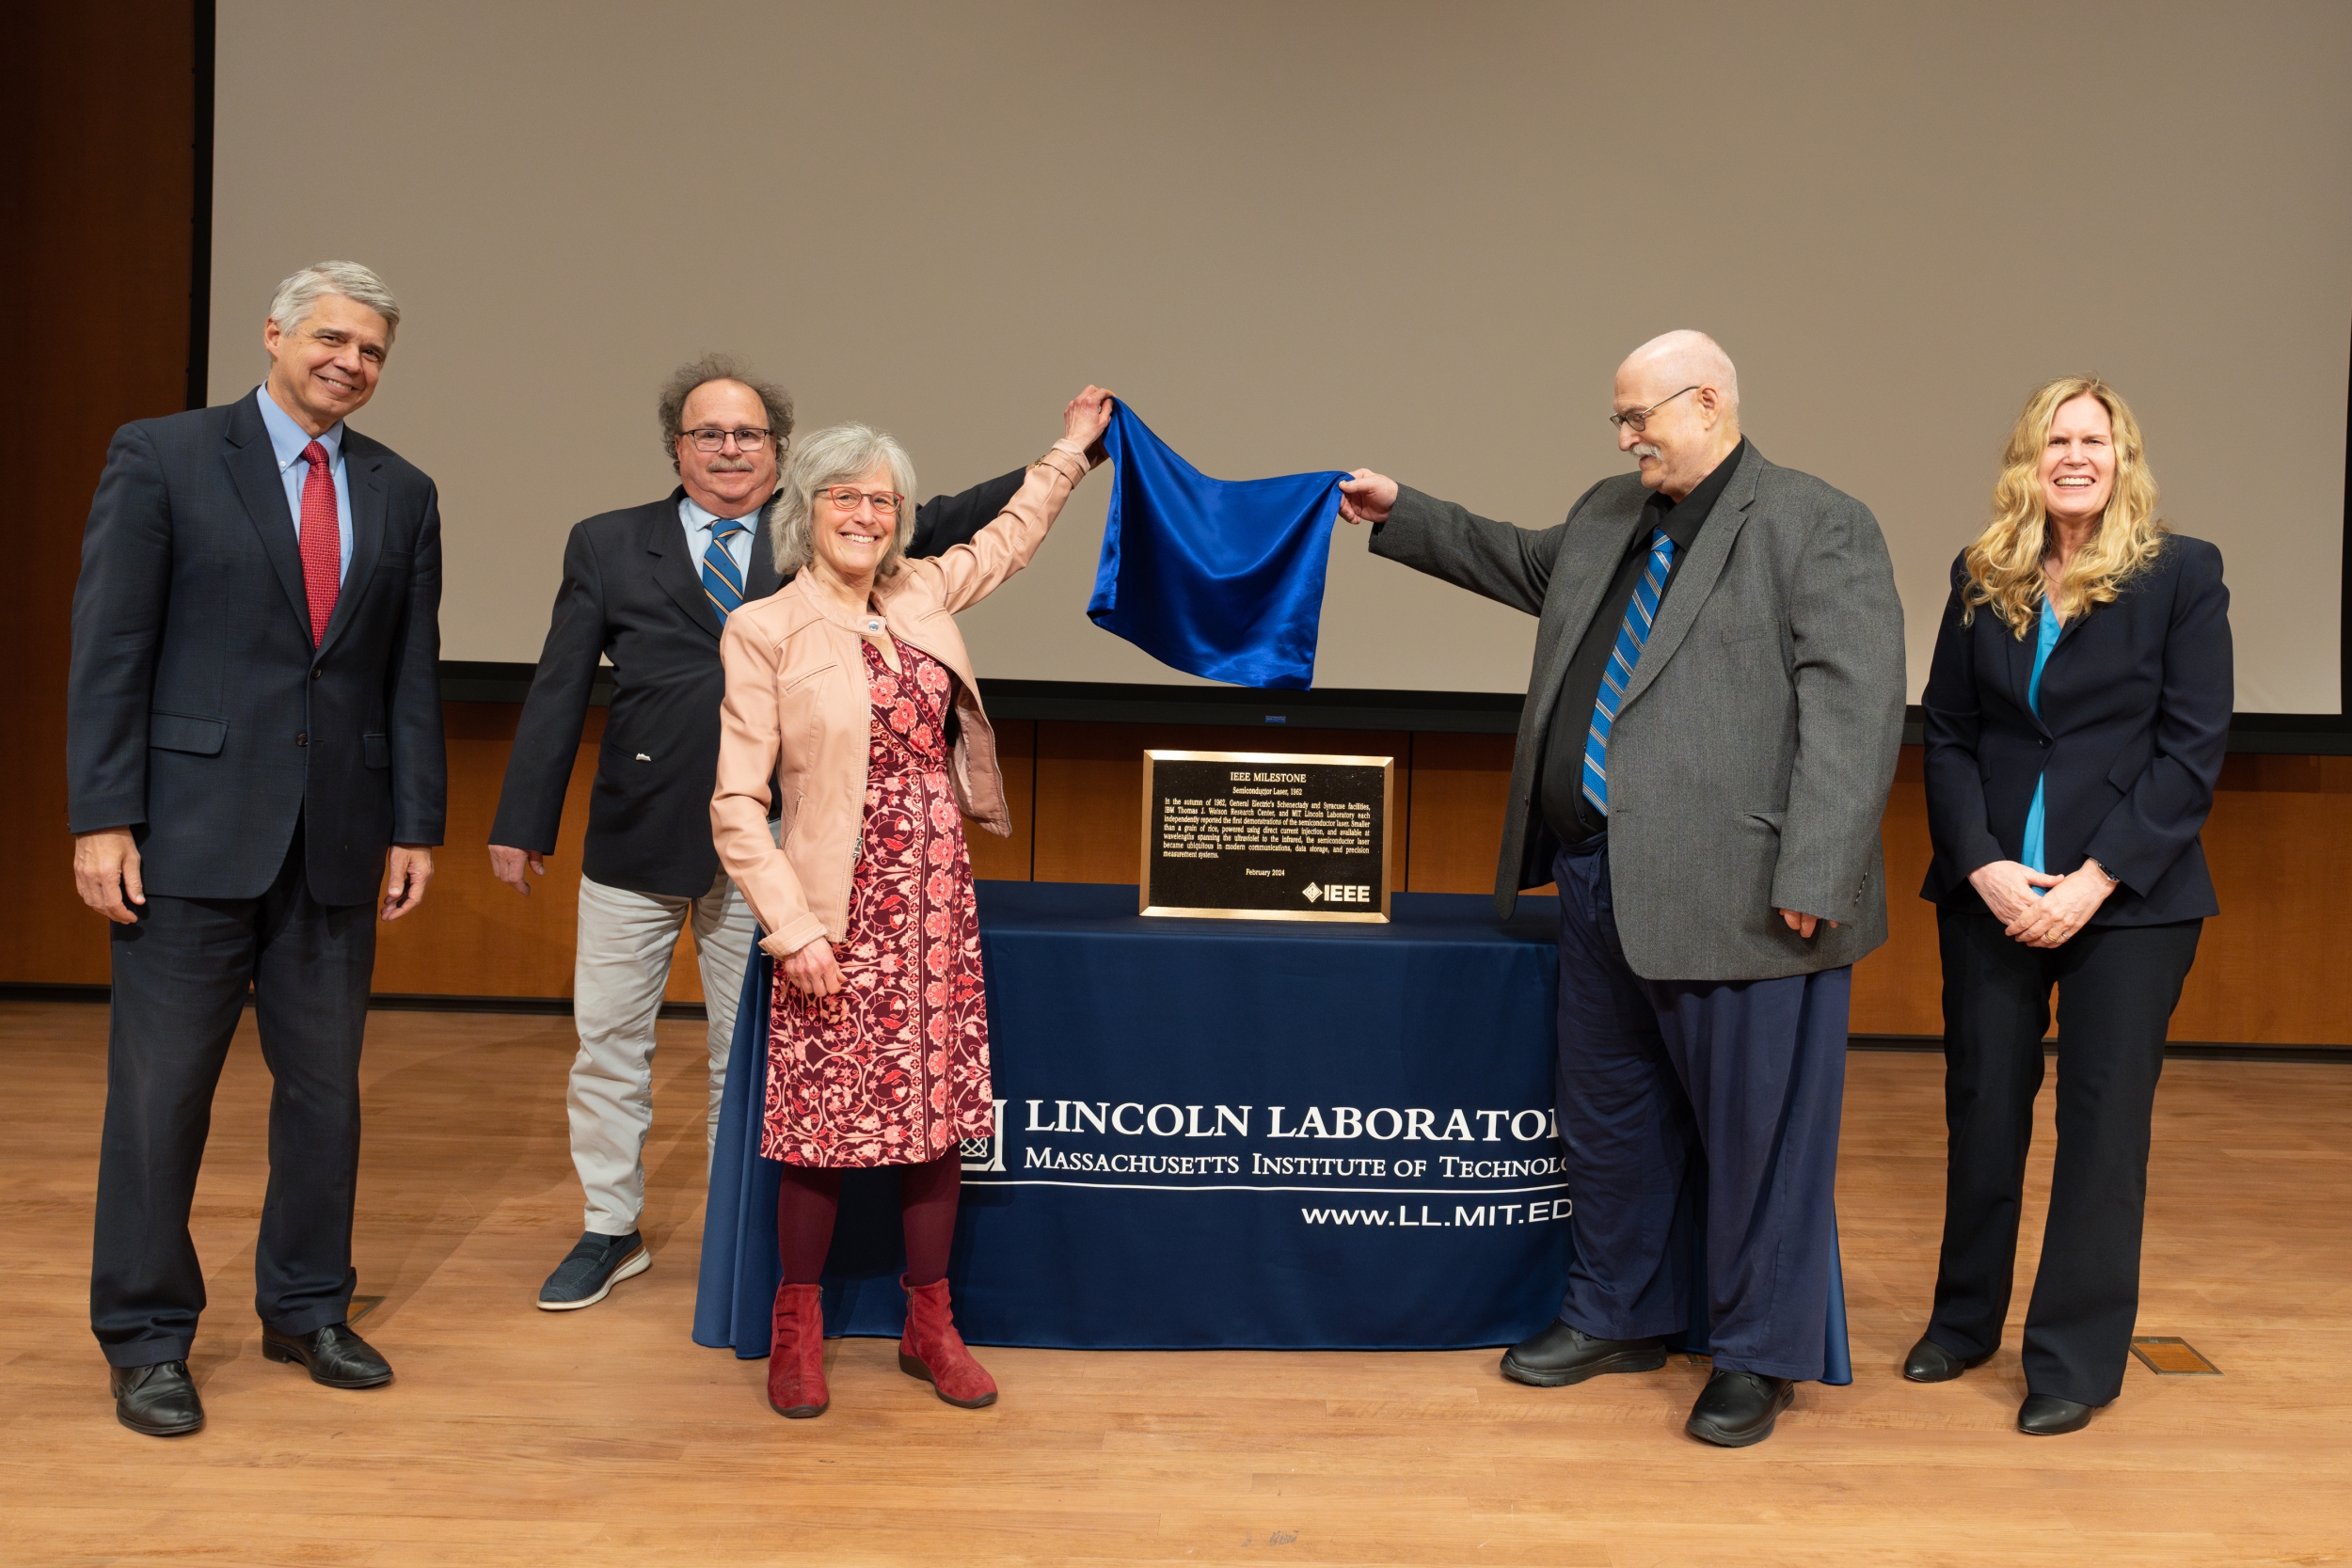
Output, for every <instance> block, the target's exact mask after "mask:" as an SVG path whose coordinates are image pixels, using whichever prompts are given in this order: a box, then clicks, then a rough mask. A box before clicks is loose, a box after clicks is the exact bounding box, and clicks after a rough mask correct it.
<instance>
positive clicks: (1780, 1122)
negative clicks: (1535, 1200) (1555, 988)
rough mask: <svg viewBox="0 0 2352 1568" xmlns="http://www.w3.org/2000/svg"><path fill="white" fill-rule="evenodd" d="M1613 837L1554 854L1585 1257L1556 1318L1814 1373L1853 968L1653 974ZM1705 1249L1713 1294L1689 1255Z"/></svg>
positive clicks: (1825, 1308)
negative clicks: (1616, 885) (1625, 902)
mask: <svg viewBox="0 0 2352 1568" xmlns="http://www.w3.org/2000/svg"><path fill="white" fill-rule="evenodd" d="M1607 837H1608V835H1607V834H1606V833H1603V834H1601V835H1599V836H1597V837H1596V838H1593V839H1588V840H1586V841H1584V842H1583V843H1581V844H1578V845H1574V846H1571V847H1567V848H1565V849H1563V850H1562V851H1561V852H1560V854H1559V855H1558V857H1557V858H1556V859H1555V861H1554V862H1553V865H1552V870H1553V874H1554V876H1555V877H1556V878H1557V879H1558V881H1559V886H1560V1083H1559V1096H1560V1133H1561V1144H1562V1147H1563V1148H1564V1149H1565V1159H1566V1163H1567V1168H1568V1190H1569V1193H1570V1195H1571V1196H1573V1198H1574V1200H1575V1203H1576V1210H1575V1213H1576V1260H1575V1262H1574V1263H1573V1264H1572V1265H1571V1266H1570V1268H1569V1270H1568V1289H1567V1295H1566V1297H1565V1300H1563V1301H1562V1303H1561V1304H1560V1321H1561V1322H1563V1323H1566V1324H1567V1325H1568V1326H1569V1327H1571V1328H1577V1329H1581V1330H1582V1331H1583V1332H1585V1333H1586V1334H1590V1335H1595V1336H1597V1337H1598V1338H1605V1339H1645V1338H1653V1337H1664V1338H1674V1337H1678V1336H1680V1335H1682V1334H1684V1333H1685V1332H1686V1331H1687V1330H1688V1329H1689V1327H1690V1326H1691V1325H1692V1323H1693V1322H1694V1320H1695V1321H1703V1322H1705V1323H1707V1324H1708V1332H1709V1340H1710V1345H1711V1349H1712V1353H1713V1355H1714V1359H1715V1365H1716V1366H1717V1367H1718V1368H1721V1369H1723V1370H1736V1371H1749V1372H1756V1373H1759V1374H1761V1375H1764V1376H1768V1377H1786V1378H1797V1379H1804V1380H1814V1379H1819V1378H1820V1376H1821V1375H1822V1373H1823V1370H1824V1350H1823V1347H1824V1345H1825V1344H1826V1342H1827V1339H1828V1330H1829V1310H1830V1306H1829V1304H1830V1287H1831V1281H1832V1279H1833V1277H1834V1275H1835V1271H1836V1248H1837V1225H1836V1179H1837V1126H1838V1117H1839V1115H1840V1113H1841V1111H1842V1109H1843V1106H1844V1099H1845V1087H1846V1018H1847V1004H1848V999H1849V996H1850V994H1851V980H1852V970H1851V967H1847V968H1838V969H1830V970H1823V971H1821V972H1820V973H1818V974H1794V975H1789V976H1787V977H1785V978H1781V979H1773V980H1745V981H1704V980H1645V979H1644V978H1642V976H1640V975H1638V974H1634V973H1633V971H1632V970H1631V969H1630V968H1629V967H1628V966H1627V964H1626V960H1625V949H1624V947H1623V946H1622V945H1621V944H1620V943H1619V942H1618V939H1617V923H1616V915H1615V911H1614V909H1613V905H1612V903H1611V899H1610V887H1609V851H1608V843H1607ZM1702 1255H1703V1256H1704V1258H1705V1259H1706V1268H1707V1297H1708V1299H1707V1300H1706V1302H1705V1303H1704V1304H1703V1305H1704V1312H1703V1314H1702V1313H1700V1312H1698V1311H1696V1310H1694V1308H1697V1307H1700V1306H1701V1305H1702V1304H1699V1303H1695V1302H1693V1301H1692V1299H1691V1297H1692V1291H1693V1290H1694V1288H1695V1281H1694V1279H1693V1277H1692V1276H1693V1273H1694V1271H1693V1270H1692V1266H1691V1265H1692V1259H1693V1258H1694V1257H1698V1256H1702Z"/></svg>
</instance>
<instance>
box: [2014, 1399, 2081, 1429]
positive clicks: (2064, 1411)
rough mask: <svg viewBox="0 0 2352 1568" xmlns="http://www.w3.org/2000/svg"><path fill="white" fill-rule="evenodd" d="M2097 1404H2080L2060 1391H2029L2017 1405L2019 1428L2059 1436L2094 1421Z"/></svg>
mask: <svg viewBox="0 0 2352 1568" xmlns="http://www.w3.org/2000/svg"><path fill="white" fill-rule="evenodd" d="M2096 1408H2097V1407H2096V1406H2095V1405H2088V1404H2076V1403H2075V1402H2074V1401H2073V1400H2062V1399H2060V1398H2058V1396H2057V1395H2056V1394H2027V1395H2026V1402H2025V1403H2023V1404H2021V1405H2019V1406H2018V1407H2017V1430H2018V1431H2020V1432H2022V1433H2025V1434H2026V1436H2028V1437H2059V1436H2063V1435H2064V1434H2066V1433H2070V1432H2080V1431H2082V1429H2083V1428H2085V1427H2087V1426H2089V1425H2090V1413H2091V1411H2092V1410H2094V1409H2096Z"/></svg>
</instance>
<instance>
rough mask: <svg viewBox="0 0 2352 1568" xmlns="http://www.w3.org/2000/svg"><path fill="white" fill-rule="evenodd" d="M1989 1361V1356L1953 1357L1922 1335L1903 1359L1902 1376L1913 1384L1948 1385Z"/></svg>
mask: <svg viewBox="0 0 2352 1568" xmlns="http://www.w3.org/2000/svg"><path fill="white" fill-rule="evenodd" d="M1989 1359H1990V1357H1989V1356H1983V1355H1971V1356H1967V1357H1965V1358H1963V1357H1961V1356H1957V1355H1954V1354H1952V1353H1951V1352H1950V1351H1947V1350H1946V1349H1945V1348H1944V1347H1943V1346H1942V1345H1939V1344H1937V1343H1936V1342H1935V1341H1934V1340H1932V1339H1931V1338H1928V1337H1927V1336H1926V1335H1924V1334H1922V1335H1920V1336H1919V1342H1918V1343H1917V1344H1915V1345H1914V1346H1912V1347H1911V1354H1909V1355H1907V1356H1905V1357H1903V1376H1905V1377H1907V1378H1909V1379H1911V1381H1912V1382H1914V1383H1949V1382H1951V1381H1952V1379H1954V1378H1956V1377H1958V1376H1959V1375H1960V1374H1961V1373H1963V1372H1964V1371H1966V1370H1968V1369H1969V1368H1971V1367H1981V1366H1983V1365H1984V1364H1985V1362H1986V1361H1987V1360H1989Z"/></svg>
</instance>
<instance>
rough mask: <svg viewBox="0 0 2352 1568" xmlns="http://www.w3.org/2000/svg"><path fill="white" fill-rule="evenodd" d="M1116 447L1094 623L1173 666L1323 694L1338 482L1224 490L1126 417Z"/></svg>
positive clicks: (1282, 481)
mask: <svg viewBox="0 0 2352 1568" xmlns="http://www.w3.org/2000/svg"><path fill="white" fill-rule="evenodd" d="M1103 444H1104V447H1105V448H1106V449H1107V450H1108V451H1109V452H1110V459H1111V476H1112V477H1111V509H1110V517H1109V519H1108V520H1107V521H1106V522H1105V523H1104V527H1103V561H1102V564H1101V565H1100V566H1099V567H1098V568H1097V569H1096V571H1095V574H1094V597H1093V598H1092V599H1091V600H1090V601H1089V603H1088V605H1087V614H1088V615H1089V617H1091V618H1092V619H1093V622H1094V624H1095V625H1096V626H1101V627H1102V628H1103V629H1104V631H1108V632H1115V633H1117V634H1118V635H1119V636H1120V637H1123V638H1125V639H1126V640H1127V641H1130V642H1133V643H1134V644H1135V645H1136V647H1138V648H1141V649H1142V650H1143V651H1144V652H1145V653H1147V654H1150V655H1151V656H1152V657H1153V658H1156V659H1158V660H1159V661H1160V662H1161V663H1163V664H1166V665H1170V666H1172V667H1174V668H1175V669H1178V670H1182V671H1184V672H1185V673H1188V674H1195V675H1202V676H1205V677H1207V678H1208V679H1210V680H1218V681H1230V682H1232V684H1234V685H1236V686H1269V687H1288V688H1292V689H1305V688H1307V687H1309V686H1311V685H1313V684H1314V675H1315V636H1316V632H1317V631H1318V629H1319V627H1320V625H1321V622H1322V619H1323V574H1324V568H1325V566H1326V564H1327V562H1329V560H1330V553H1331V551H1330V531H1331V523H1332V520H1333V519H1334V518H1335V517H1337V516H1338V515H1339V506H1340V481H1342V480H1343V479H1345V478H1346V477H1347V475H1345V474H1343V473H1338V472H1329V473H1319V474H1287V475H1284V476H1283V477H1281V478H1279V479H1251V480H1222V479H1210V478H1208V477H1207V476H1206V475H1204V474H1202V473H1201V472H1200V469H1198V468H1196V467H1193V466H1192V465H1191V464H1189V463H1187V462H1185V461H1184V459H1183V458H1181V457H1179V456H1177V455H1176V453H1175V452H1173V451H1170V450H1169V449H1168V445H1167V443H1165V442H1163V441H1162V440H1161V439H1160V438H1159V437H1158V436H1154V435H1152V432H1151V430H1150V428H1149V427H1147V426H1146V425H1145V424H1144V422H1143V421H1142V420H1139V419H1137V418H1136V416H1135V414H1134V413H1133V412H1132V411H1131V410H1130V409H1129V408H1128V407H1127V405H1126V404H1123V403H1122V404H1116V405H1115V406H1114V408H1113V410H1112V413H1111V424H1110V429H1109V430H1107V431H1106V432H1104V436H1103Z"/></svg>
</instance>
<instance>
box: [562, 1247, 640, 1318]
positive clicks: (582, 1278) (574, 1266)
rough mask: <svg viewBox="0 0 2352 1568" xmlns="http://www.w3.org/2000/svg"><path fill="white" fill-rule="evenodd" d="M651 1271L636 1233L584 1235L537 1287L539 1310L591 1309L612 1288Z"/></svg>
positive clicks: (568, 1310) (570, 1310) (571, 1310)
mask: <svg viewBox="0 0 2352 1568" xmlns="http://www.w3.org/2000/svg"><path fill="white" fill-rule="evenodd" d="M651 1267H653V1254H652V1253H650V1252H647V1251H646V1250H645V1243H644V1238H643V1237H641V1236H639V1235H638V1234H637V1232H636V1231H634V1230H632V1231H630V1232H629V1233H628V1235H626V1236H600V1235H598V1234H597V1233H596V1231H593V1230H590V1231H587V1232H585V1233H583V1234H582V1235H581V1236H580V1241H579V1243H578V1244H577V1245H575V1246H574V1247H573V1248H572V1250H571V1251H570V1252H568V1253H566V1254H564V1261H562V1262H561V1263H558V1264H557V1265H555V1272H554V1273H553V1274H551V1275H548V1282H547V1283H546V1284H545V1285H542V1286H540V1287H539V1310H540V1311H542V1312H577V1311H579V1310H580V1308H581V1307H594V1306H596V1303H598V1302H600V1301H602V1300H603V1299H604V1298H605V1297H607V1296H609V1295H611V1294H612V1287H613V1286H615V1285H618V1284H619V1283H620V1282H621V1281H622V1280H624V1279H632V1278H634V1277H636V1276H637V1275H641V1274H644V1272H645V1271H646V1270H647V1269H649V1268H651Z"/></svg>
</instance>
